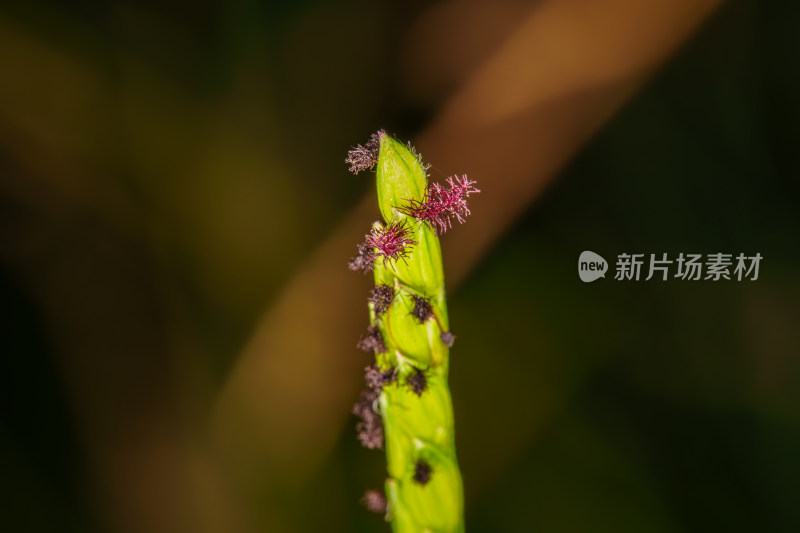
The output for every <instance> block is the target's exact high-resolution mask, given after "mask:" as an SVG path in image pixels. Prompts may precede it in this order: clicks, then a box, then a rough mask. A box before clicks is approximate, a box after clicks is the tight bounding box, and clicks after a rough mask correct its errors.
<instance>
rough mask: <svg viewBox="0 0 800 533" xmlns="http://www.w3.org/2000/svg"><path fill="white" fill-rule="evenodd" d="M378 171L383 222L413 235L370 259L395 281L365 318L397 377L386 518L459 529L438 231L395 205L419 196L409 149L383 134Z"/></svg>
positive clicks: (399, 531)
mask: <svg viewBox="0 0 800 533" xmlns="http://www.w3.org/2000/svg"><path fill="white" fill-rule="evenodd" d="M376 177H377V188H378V203H379V206H380V210H381V213H382V215H383V218H384V220H385V223H386V224H387V225H388V224H390V223H396V222H403V223H404V224H406V225H407V227H408V228H409V229H410V230H411V232H412V235H413V239H414V240H415V241H416V242H417V244H416V245H414V246H411V247H410V249H409V253H408V256H407V257H406V258H405V259H402V258H401V259H396V260H389V261H385V262H384V261H383V260H382V259H380V258H379V259H377V260H376V261H375V265H374V274H375V283H376V285H380V284H385V285H388V286H390V287H393V288H394V298H393V300H392V303H391V305H390V306H389V308H388V309H387V310H386V311H385V312H384V313H381V314H380V315H377V314H376V313H375V309H374V305H373V304H372V303H370V318H371V320H372V323H373V324H374V325H376V326H377V327H378V329H379V331H380V333H381V335H382V337H383V341H384V344H385V346H386V352H384V353H378V354H377V356H376V357H377V362H378V366H379V367H380V368H381V370H384V371H387V370H389V369H390V368H391V369H394V370H395V372H396V376H397V379H396V381H393V382H390V383H388V384H386V385H384V386H383V388H382V390H381V393H380V395H379V397H378V402H377V407H378V409H379V412H380V414H381V416H382V417H383V425H384V434H385V446H386V455H387V462H388V472H389V479H388V480H387V481H386V496H387V500H388V503H389V518H390V520H391V522H392V529H393V531H394V532H395V533H423V532H431V533H454V532H461V531H464V525H463V489H462V484H461V473H460V471H459V469H458V463H457V462H456V450H455V438H454V433H453V406H452V402H451V399H450V390H449V388H448V385H447V370H448V357H449V349H448V346H447V345H446V344H445V343H444V342H443V340H442V337H441V334H442V332H446V331H449V324H448V318H447V303H446V302H445V291H444V274H443V271H442V253H441V248H440V247H439V238H438V237H437V236H436V235H435V233H434V232H433V231H432V230H431V228H430V227H428V225H427V224H424V223H422V222H420V221H418V220H416V219H414V218H411V217H407V216H406V215H404V214H402V213H400V212H398V211H397V210H396V209H395V207H397V206H401V205H405V204H406V203H407V202H408V200H411V199H414V200H419V201H421V200H423V198H424V196H425V191H426V188H427V180H426V172H425V168H424V167H423V166H422V164H421V163H420V161H419V158H418V157H417V155H416V154H414V153H412V151H411V150H409V148H407V147H406V146H404V145H403V144H401V143H399V142H397V141H396V140H394V139H392V138H391V137H389V136H387V135H385V134H381V136H380V152H379V156H378V163H377V169H376ZM418 298H425V299H426V300H427V302H428V303H429V304H430V307H431V310H432V312H433V316H431V317H429V318H428V319H426V320H425V321H424V322H423V323H420V320H419V318H418V317H417V316H415V315H414V313H413V311H414V307H415V303H416V300H417V299H418ZM419 374H422V375H423V376H424V379H423V383H424V389H423V390H421V391H420V390H419V387H417V388H416V389H415V388H414V386H413V385H412V383H409V381H412V382H414V380H415V379H417V380H419V379H420V378H419ZM416 383H419V381H416ZM426 465H427V466H426ZM428 467H429V470H428V471H429V476H425V475H424V474H425V473H426V472H425V470H426V468H428Z"/></svg>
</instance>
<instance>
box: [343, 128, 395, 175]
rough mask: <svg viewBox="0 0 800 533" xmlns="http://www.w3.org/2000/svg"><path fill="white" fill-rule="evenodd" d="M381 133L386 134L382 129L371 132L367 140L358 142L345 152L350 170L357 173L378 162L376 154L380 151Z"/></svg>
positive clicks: (372, 166)
mask: <svg viewBox="0 0 800 533" xmlns="http://www.w3.org/2000/svg"><path fill="white" fill-rule="evenodd" d="M381 135H386V132H384V131H383V130H381V131H379V132H377V133H373V134H372V136H370V138H369V141H367V142H366V144H364V146H361V145H360V144H359V145H358V146H356V147H355V148H353V149H352V150H350V151H349V152H348V153H347V159H345V160H344V162H345V163H349V164H350V172H352V173H353V174H358V173H359V172H361V171H362V170H372V169H373V168H375V165H377V164H378V154H379V153H380V151H381Z"/></svg>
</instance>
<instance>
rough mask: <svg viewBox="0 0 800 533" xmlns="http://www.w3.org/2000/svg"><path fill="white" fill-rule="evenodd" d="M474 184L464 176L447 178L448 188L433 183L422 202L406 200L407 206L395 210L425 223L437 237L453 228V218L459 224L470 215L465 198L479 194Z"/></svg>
mask: <svg viewBox="0 0 800 533" xmlns="http://www.w3.org/2000/svg"><path fill="white" fill-rule="evenodd" d="M475 183H476V182H475V181H472V180H470V179H469V178H467V176H466V175H464V176H461V177H458V176H453V177H450V178H447V184H448V185H449V188H446V187H442V186H441V185H439V184H438V183H434V184H433V185H431V186H430V187H429V188H428V191H427V192H426V194H425V197H424V198H423V199H422V201H419V200H408V205H404V206H400V207H398V208H397V210H398V211H400V212H401V213H403V214H404V215H408V216H411V217H414V218H416V219H417V220H421V221H423V222H425V223H426V224H428V225H429V226H430V227H431V229H433V230H434V232H435V233H436V234H437V235H439V234H441V233H444V232H446V231H447V230H448V229H449V228H451V227H452V226H453V218H455V219H456V220H458V222H459V223H461V224H463V223H464V222H465V221H466V220H465V219H466V217H467V215H469V214H470V211H469V207H468V206H467V198H469V195H470V194H474V193H479V192H481V191H480V190H479V189H476V188H475V187H474V185H475Z"/></svg>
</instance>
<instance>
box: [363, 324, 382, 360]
mask: <svg viewBox="0 0 800 533" xmlns="http://www.w3.org/2000/svg"><path fill="white" fill-rule="evenodd" d="M357 348H358V349H359V350H362V351H365V352H375V353H384V352H385V351H386V345H385V344H384V343H383V336H382V335H381V332H380V330H378V326H369V327H368V328H367V334H366V335H364V336H363V337H361V340H360V341H358V345H357Z"/></svg>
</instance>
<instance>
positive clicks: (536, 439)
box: [0, 0, 800, 533]
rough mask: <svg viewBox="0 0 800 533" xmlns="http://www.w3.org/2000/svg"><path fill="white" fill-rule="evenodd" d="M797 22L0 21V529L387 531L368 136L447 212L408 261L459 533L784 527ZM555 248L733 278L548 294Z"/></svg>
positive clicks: (96, 10) (255, 13) (273, 10)
mask: <svg viewBox="0 0 800 533" xmlns="http://www.w3.org/2000/svg"><path fill="white" fill-rule="evenodd" d="M798 22H800V4H798V3H797V2H794V1H792V0H758V1H757V0H729V1H728V2H726V3H723V2H721V1H720V0H650V1H647V2H642V1H640V0H538V1H522V0H498V1H493V2H484V1H480V0H444V1H427V0H426V1H423V0H414V1H411V2H398V1H390V2H366V1H362V0H341V1H336V2H322V1H313V0H293V1H274V2H265V1H258V0H230V1H227V2H213V1H208V0H206V1H200V2H194V3H186V2H174V1H154V0H139V1H134V0H131V1H127V2H125V1H117V2H103V1H99V0H82V1H74V2H70V3H66V2H56V1H53V0H28V1H15V0H8V1H5V2H3V3H2V5H0V66H1V67H2V70H1V72H2V77H1V79H0V220H1V221H2V223H1V224H0V231H1V232H2V234H1V235H2V241H0V243H1V245H0V309H1V310H2V320H0V348H1V350H2V351H1V353H0V531H4V532H5V531H7V532H50V531H52V532H115V533H116V532H121V533H129V532H130V533H140V532H141V533H145V532H146V533H151V532H155V533H159V532H198V533H217V532H231V533H240V532H241V533H249V532H270V533H272V532H274V533H284V532H286V533H290V532H298V533H300V532H339V531H341V532H364V533H366V532H380V531H388V527H387V525H386V524H384V523H383V522H382V520H381V519H380V518H379V517H376V516H374V515H370V514H368V513H367V512H366V511H365V510H364V509H363V508H361V507H360V505H359V504H358V500H359V498H360V496H361V494H362V493H363V491H364V490H366V489H369V488H377V487H379V486H381V485H382V483H383V478H384V475H385V474H384V459H383V457H382V456H381V454H380V453H377V452H370V451H367V450H364V449H361V448H359V446H358V443H357V441H356V439H355V433H354V425H355V421H354V418H353V417H352V415H351V414H350V408H351V405H352V403H353V402H354V401H355V400H356V398H357V396H358V391H359V389H360V388H361V386H362V384H361V380H362V369H363V367H364V366H365V365H367V364H368V362H369V359H370V358H369V357H368V356H367V355H365V354H363V353H361V352H359V351H358V350H356V348H355V344H356V342H357V340H358V338H359V335H360V334H361V332H362V331H363V329H364V328H365V327H366V325H367V311H366V300H365V298H366V295H367V292H368V290H369V287H370V283H371V282H370V280H369V279H368V277H363V276H360V275H357V274H353V273H351V272H349V271H347V268H346V264H347V261H348V259H349V258H350V257H351V256H352V255H353V254H354V253H355V250H356V243H357V242H358V241H359V240H360V239H361V237H362V235H363V233H364V232H365V231H366V229H367V228H368V227H369V223H370V221H371V220H374V219H375V217H376V216H377V213H378V211H377V208H376V206H375V198H374V194H373V193H372V192H371V191H372V188H373V182H372V180H371V177H370V176H364V175H363V174H362V175H359V176H352V175H350V174H348V173H347V171H346V165H345V164H344V162H343V160H344V157H345V155H346V152H347V150H348V149H349V148H350V147H351V146H353V145H355V144H358V143H363V142H364V141H366V140H367V138H368V136H369V134H370V133H371V132H373V131H375V130H377V129H378V128H385V129H387V130H389V131H390V132H393V133H395V134H396V135H397V136H398V137H399V138H401V139H409V140H412V141H413V142H414V144H415V145H416V147H417V148H418V149H419V151H420V152H421V153H422V154H423V156H424V157H425V159H426V160H427V161H428V162H430V163H432V165H433V166H432V167H431V177H432V178H433V179H436V180H441V179H443V178H445V177H447V176H449V175H452V174H455V173H459V174H460V173H468V174H469V175H470V177H471V178H473V179H476V180H477V181H478V184H479V186H480V188H481V189H482V190H483V193H482V194H481V195H479V196H476V197H475V198H474V199H473V201H472V207H473V216H472V217H471V219H470V221H469V223H468V224H466V225H464V226H459V227H456V228H454V229H453V230H452V231H451V232H448V234H447V235H446V236H445V237H444V239H443V248H444V253H445V269H446V275H447V283H448V291H449V303H450V312H451V323H452V324H453V331H454V332H455V333H456V334H457V335H458V340H457V342H456V345H455V347H454V348H453V351H452V365H451V385H452V390H453V397H454V403H455V410H456V424H457V446H458V449H459V455H460V460H461V465H462V470H463V475H464V479H465V486H466V499H467V503H466V505H467V507H466V519H467V525H468V529H469V531H472V532H528V531H539V532H556V533H559V532H565V533H566V532H605V531H609V532H610V531H613V532H615V533H620V532H708V531H726V532H731V531H742V532H754V531H759V532H760V531H769V532H795V531H800V503H799V500H798V497H800V334H799V333H798V324H800V246H799V245H798V237H797V235H798V233H799V232H800V218H799V217H798V206H800V181H798V180H799V177H800V155H799V154H800V151H799V150H798V139H800V99H798V96H797V95H798V94H800V71H798V65H799V64H800V35H798V31H797V28H798ZM585 249H589V250H594V251H595V252H598V253H600V254H601V255H604V256H605V257H606V258H607V259H610V260H611V261H612V262H613V260H614V258H615V257H616V255H617V254H619V253H623V252H627V253H634V252H636V253H648V254H649V253H659V254H660V253H664V252H668V253H670V254H671V255H675V254H677V253H679V252H684V253H690V252H699V253H703V254H707V253H715V252H725V253H733V254H738V253H739V252H745V253H747V254H754V253H756V252H758V253H760V254H761V255H762V256H763V257H764V260H763V262H762V264H761V271H760V276H759V279H758V280H757V281H753V282H750V281H742V282H736V281H724V282H717V283H713V282H710V281H708V282H702V281H697V282H688V281H679V280H670V281H667V282H662V281H650V282H645V281H639V282H619V281H614V280H613V279H611V278H610V277H609V278H608V279H606V280H599V281H597V282H595V283H592V284H584V283H581V282H580V281H579V280H578V277H577V275H576V262H577V257H578V255H579V253H580V252H581V251H583V250H585ZM612 268H613V266H612Z"/></svg>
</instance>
